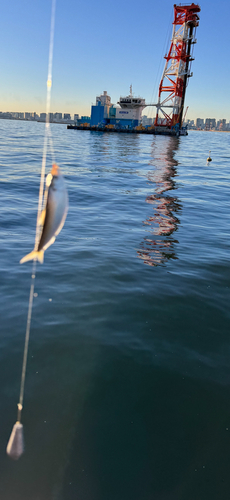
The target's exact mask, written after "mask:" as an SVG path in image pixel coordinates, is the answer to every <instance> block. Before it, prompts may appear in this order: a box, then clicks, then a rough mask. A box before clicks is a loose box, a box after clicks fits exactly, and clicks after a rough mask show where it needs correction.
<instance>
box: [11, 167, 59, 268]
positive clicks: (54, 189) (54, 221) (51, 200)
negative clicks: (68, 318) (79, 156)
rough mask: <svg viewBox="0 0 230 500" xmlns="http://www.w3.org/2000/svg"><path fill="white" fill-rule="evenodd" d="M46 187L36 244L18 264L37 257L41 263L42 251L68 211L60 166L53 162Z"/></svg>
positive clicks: (54, 235)
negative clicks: (44, 205)
mask: <svg viewBox="0 0 230 500" xmlns="http://www.w3.org/2000/svg"><path fill="white" fill-rule="evenodd" d="M46 186H47V188H48V195H47V202H46V207H45V209H44V210H43V211H42V213H41V217H40V221H39V222H40V224H41V225H42V226H43V228H42V233H41V237H40V241H39V243H38V246H37V248H36V246H35V248H34V250H33V251H32V252H30V253H28V254H27V255H25V257H23V258H22V259H21V260H20V264H23V263H24V262H27V261H28V260H34V259H37V260H39V262H40V263H41V264H42V263H43V260H44V251H45V250H46V249H47V248H48V247H49V246H50V245H52V244H53V243H54V241H55V239H56V236H57V235H58V234H59V233H60V231H61V229H62V227H63V225H64V222H65V219H66V215H67V212H68V194H67V190H66V187H65V183H64V178H63V176H62V174H61V172H60V168H59V167H58V166H57V165H56V164H54V165H53V167H52V170H51V173H50V174H48V175H47V178H46Z"/></svg>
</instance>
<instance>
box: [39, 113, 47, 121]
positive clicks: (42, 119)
mask: <svg viewBox="0 0 230 500" xmlns="http://www.w3.org/2000/svg"><path fill="white" fill-rule="evenodd" d="M40 120H41V121H43V122H45V121H46V113H40Z"/></svg>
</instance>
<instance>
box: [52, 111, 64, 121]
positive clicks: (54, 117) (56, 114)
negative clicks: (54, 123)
mask: <svg viewBox="0 0 230 500" xmlns="http://www.w3.org/2000/svg"><path fill="white" fill-rule="evenodd" d="M53 119H54V120H62V113H54V115H53Z"/></svg>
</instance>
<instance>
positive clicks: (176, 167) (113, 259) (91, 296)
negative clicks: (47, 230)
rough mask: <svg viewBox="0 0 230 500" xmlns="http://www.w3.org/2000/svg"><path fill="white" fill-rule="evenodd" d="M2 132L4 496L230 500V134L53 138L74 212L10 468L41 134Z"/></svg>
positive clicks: (37, 325)
mask: <svg viewBox="0 0 230 500" xmlns="http://www.w3.org/2000/svg"><path fill="white" fill-rule="evenodd" d="M0 128H1V145H0V162H1V181H2V182H1V201H2V203H1V246H0V251H1V255H0V273H1V292H0V293H1V334H0V346H1V350H0V380H1V385H0V389H1V395H0V396H1V397H0V405H1V412H0V415H1V426H0V499H1V500H206V499H207V500H217V499H218V500H222V499H223V500H225V499H226V500H227V499H228V498H229V489H230V479H229V468H230V386H229V385H230V338H229V317H230V313H229V298H230V294H229V290H230V265H229V258H230V240H229V227H230V224H229V223H230V213H229V205H230V204H229V179H230V150H229V146H230V134H223V133H209V132H190V134H189V136H188V137H182V138H179V139H176V138H169V137H160V136H156V137H150V136H138V135H137V136H131V135H127V136H126V135H125V134H117V135H116V134H111V135H110V134H100V133H88V132H80V131H70V130H69V131H67V130H66V129H65V128H64V127H63V126H62V125H60V126H59V125H54V126H53V127H52V133H53V139H54V147H55V151H56V161H57V163H58V164H60V166H61V167H62V171H63V173H64V175H65V178H66V183H67V187H68V191H69V199H70V208H69V214H68V217H67V220H66V223H65V226H64V228H63V230H62V232H61V233H60V235H59V236H58V238H57V240H56V242H55V244H54V245H53V246H52V247H50V248H49V249H48V250H47V252H46V254H45V262H44V264H43V265H42V266H39V267H38V272H37V277H36V290H35V291H36V293H37V294H38V296H37V297H35V298H34V308H33V317H32V327H31V340H30V348H29V359H28V370H27V379H26V388H25V402H24V410H23V424H24V432H25V443H26V451H25V454H24V455H23V456H22V458H21V459H20V460H19V461H18V462H12V461H11V460H10V459H9V458H8V457H7V456H6V453H5V448H6V444H7V441H8V438H9V435H10V432H11V429H12V426H13V424H14V422H15V420H16V409H17V407H16V405H17V402H18V394H19V385H20V376H21V364H22V355H23V347H24V334H25V326H26V318H27V307H28V297H29V287H30V276H31V269H32V264H31V263H27V264H24V265H21V266H20V265H19V260H20V258H21V257H22V256H23V255H24V254H26V253H28V252H29V251H30V250H32V247H33V243H34V233H35V223H36V210H37V199H38V187H39V174H40V168H41V155H42V147H43V134H44V125H42V124H38V123H26V122H22V123H20V122H11V121H6V120H1V121H0ZM210 149H211V156H212V158H213V161H212V163H211V164H210V165H207V164H206V158H207V156H208V152H209V150H210ZM49 165H50V163H49Z"/></svg>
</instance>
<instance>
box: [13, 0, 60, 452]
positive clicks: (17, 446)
mask: <svg viewBox="0 0 230 500" xmlns="http://www.w3.org/2000/svg"><path fill="white" fill-rule="evenodd" d="M55 10H56V0H52V10H51V26H50V45H49V62H48V77H47V93H46V124H45V135H44V144H43V154H42V166H41V179H40V188H39V198H38V212H37V222H36V233H35V250H37V249H38V245H39V238H40V234H41V230H42V225H41V223H40V218H41V212H42V209H43V207H44V206H45V204H46V200H47V194H48V189H46V190H45V193H44V182H45V169H46V156H47V147H48V143H49V146H50V150H51V156H52V161H53V163H55V159H54V149H53V141H52V136H51V130H50V100H51V88H52V68H53V44H54V26H55ZM36 263H37V261H36V259H34V260H33V266H32V275H31V285H30V295H29V305H28V314H27V323H26V334H25V345H24V353H23V362H22V374H21V384H20V393H19V403H18V415H17V422H16V423H15V424H14V426H13V429H12V432H11V435H10V439H9V441H8V444H7V448H6V451H7V453H8V455H9V456H10V457H11V458H13V459H15V460H17V459H18V458H19V457H20V456H21V455H22V453H23V451H24V442H23V441H24V440H23V426H22V424H21V413H22V409H23V401H24V389H25V377H26V367H27V359H28V347H29V338H30V325H31V317H32V308H33V298H34V285H35V278H36Z"/></svg>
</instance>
